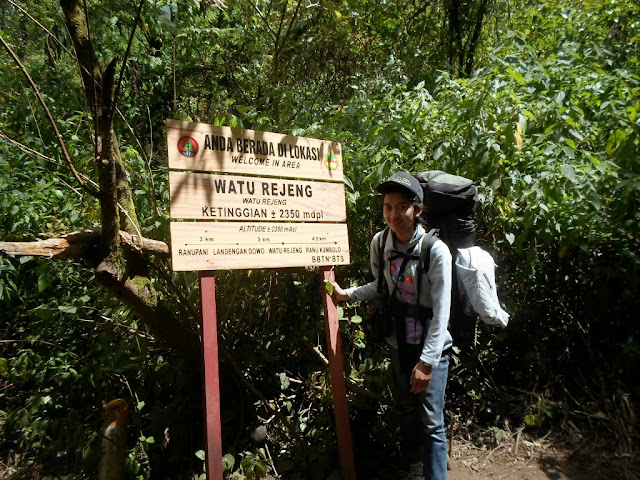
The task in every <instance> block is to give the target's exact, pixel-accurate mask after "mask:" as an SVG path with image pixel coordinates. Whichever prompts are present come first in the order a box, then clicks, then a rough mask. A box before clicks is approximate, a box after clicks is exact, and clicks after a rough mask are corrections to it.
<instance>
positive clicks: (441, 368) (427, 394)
mask: <svg viewBox="0 0 640 480" xmlns="http://www.w3.org/2000/svg"><path fill="white" fill-rule="evenodd" d="M409 347H413V346H409ZM412 356H413V355H412ZM415 358H417V357H415ZM410 363H412V362H407V361H401V359H400V353H399V351H398V349H395V348H391V364H392V368H393V376H394V379H395V386H396V397H397V406H398V413H399V414H400V448H401V453H402V454H403V456H404V457H405V459H406V460H407V461H408V463H409V465H415V464H417V463H419V462H422V463H423V465H424V472H425V478H426V479H427V480H446V478H447V436H446V431H445V425H444V392H445V389H446V388H447V377H448V373H449V356H448V355H444V356H442V357H441V358H440V363H439V364H438V365H437V366H435V367H433V368H432V372H431V382H430V383H429V386H428V387H427V389H426V390H425V391H424V392H421V393H418V394H414V393H411V387H410V381H411V370H413V367H411V368H410V369H408V365H409V364H410ZM413 366H415V363H413ZM418 418H419V419H420V421H419V422H418V421H417V420H418Z"/></svg>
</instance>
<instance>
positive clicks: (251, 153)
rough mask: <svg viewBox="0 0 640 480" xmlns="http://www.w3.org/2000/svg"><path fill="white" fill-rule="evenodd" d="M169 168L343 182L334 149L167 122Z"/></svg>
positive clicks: (327, 145)
mask: <svg viewBox="0 0 640 480" xmlns="http://www.w3.org/2000/svg"><path fill="white" fill-rule="evenodd" d="M167 142H168V145H169V168H170V169H173V170H193V171H201V172H224V173H237V174H242V175H268V176H274V177H290V178H304V179H315V180H328V181H334V182H342V148H341V146H340V144H339V143H336V142H329V141H326V140H317V139H313V138H304V137H295V136H293V135H284V134H280V133H271V132H259V131H255V130H240V129H237V128H230V127H216V126H213V125H207V124H204V123H190V122H181V121H177V120H167Z"/></svg>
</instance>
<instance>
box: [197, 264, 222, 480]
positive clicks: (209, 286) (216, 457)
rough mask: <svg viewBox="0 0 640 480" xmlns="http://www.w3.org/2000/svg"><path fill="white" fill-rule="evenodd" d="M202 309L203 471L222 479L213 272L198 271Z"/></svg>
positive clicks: (215, 479) (213, 477) (216, 328)
mask: <svg viewBox="0 0 640 480" xmlns="http://www.w3.org/2000/svg"><path fill="white" fill-rule="evenodd" d="M200 298H201V306H202V364H203V366H204V368H203V372H202V377H203V383H204V415H205V420H206V421H205V441H206V450H205V454H206V456H205V458H206V471H207V478H209V479H210V480H222V474H223V472H222V424H221V421H220V375H219V368H218V319H217V318H216V280H215V277H214V276H213V272H207V271H203V272H200Z"/></svg>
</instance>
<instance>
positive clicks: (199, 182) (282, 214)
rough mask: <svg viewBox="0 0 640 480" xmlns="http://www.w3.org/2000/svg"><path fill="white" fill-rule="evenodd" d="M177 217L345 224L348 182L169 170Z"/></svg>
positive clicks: (175, 215) (172, 213) (174, 213)
mask: <svg viewBox="0 0 640 480" xmlns="http://www.w3.org/2000/svg"><path fill="white" fill-rule="evenodd" d="M169 190H170V192H171V217H172V218H186V219H197V220H244V221H247V220H261V221H281V222H282V221H293V222H320V221H323V222H345V221H346V220H347V210H346V206H345V198H344V184H342V183H328V182H309V181H296V180H280V179H274V178H260V177H244V176H236V175H218V174H208V173H186V172H169Z"/></svg>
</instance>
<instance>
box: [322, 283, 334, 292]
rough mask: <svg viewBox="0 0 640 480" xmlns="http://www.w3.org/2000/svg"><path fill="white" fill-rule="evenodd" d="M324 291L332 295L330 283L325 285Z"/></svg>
mask: <svg viewBox="0 0 640 480" xmlns="http://www.w3.org/2000/svg"><path fill="white" fill-rule="evenodd" d="M324 289H325V290H326V291H327V293H328V294H329V295H333V284H332V283H331V282H327V283H325V285H324Z"/></svg>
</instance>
